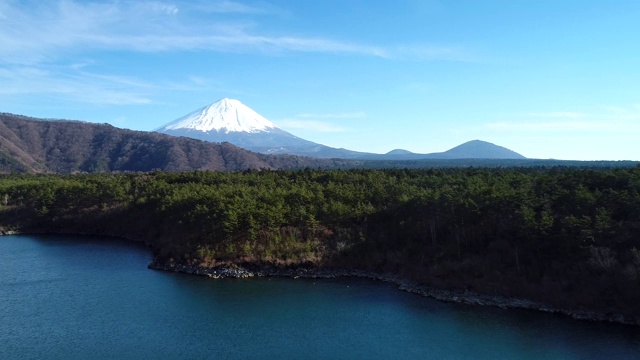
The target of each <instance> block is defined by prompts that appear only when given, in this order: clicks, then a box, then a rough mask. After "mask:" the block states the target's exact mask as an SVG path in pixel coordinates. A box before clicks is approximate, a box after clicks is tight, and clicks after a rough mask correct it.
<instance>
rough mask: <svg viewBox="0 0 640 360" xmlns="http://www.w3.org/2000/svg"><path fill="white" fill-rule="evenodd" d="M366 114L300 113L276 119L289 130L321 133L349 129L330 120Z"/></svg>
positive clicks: (346, 118) (352, 117)
mask: <svg viewBox="0 0 640 360" xmlns="http://www.w3.org/2000/svg"><path fill="white" fill-rule="evenodd" d="M366 117H367V114H366V113H365V112H363V111H354V112H341V113H301V114H297V115H296V116H295V117H294V118H289V119H281V120H278V121H277V124H278V125H279V126H282V127H283V128H286V129H291V130H307V131H312V132H322V133H340V132H348V131H351V130H350V129H349V128H347V127H345V126H343V125H338V124H335V123H333V122H332V121H336V120H338V121H340V120H349V119H364V118H366Z"/></svg>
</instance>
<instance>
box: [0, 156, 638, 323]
mask: <svg viewBox="0 0 640 360" xmlns="http://www.w3.org/2000/svg"><path fill="white" fill-rule="evenodd" d="M3 228H4V229H5V230H7V229H17V230H21V231H40V232H69V233H91V234H107V235H114V236H122V237H127V238H132V239H136V240H142V241H145V242H147V243H148V244H150V245H151V246H152V247H153V249H154V252H155V254H156V255H157V256H158V257H159V258H163V259H175V260H177V261H183V262H194V263H199V264H203V265H206V266H214V265H215V264H221V263H241V262H249V263H268V264H275V265H279V266H291V265H301V266H314V267H340V268H354V269H363V270H370V271H376V272H381V273H382V272H385V273H394V274H398V275H401V276H403V277H406V278H408V279H412V280H415V281H419V282H421V283H424V284H428V285H432V286H439V287H443V288H458V289H472V290H475V291H479V292H484V293H490V294H501V295H507V296H522V297H528V298H532V299H538V300H542V301H545V302H547V303H555V304H560V305H566V304H570V305H572V306H578V307H584V308H587V309H593V308H597V309H600V310H603V309H604V310H607V311H612V312H616V313H624V314H631V315H633V316H638V315H640V305H638V304H640V286H638V285H640V237H639V234H640V167H632V168H615V169H613V168H597V169H584V168H563V167H552V168H509V169H487V168H465V169H388V170H362V169H353V170H311V169H305V170H300V171H269V170H263V171H256V170H251V171H245V172H238V173H223V172H210V171H195V172H188V173H166V172H152V173H135V174H134V173H129V174H77V175H18V174H13V175H2V176H0V230H1V229H3Z"/></svg>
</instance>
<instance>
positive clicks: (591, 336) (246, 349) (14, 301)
mask: <svg viewBox="0 0 640 360" xmlns="http://www.w3.org/2000/svg"><path fill="white" fill-rule="evenodd" d="M150 261H151V252H150V250H149V249H148V248H146V247H145V246H143V245H141V244H137V243H133V242H127V241H123V240H117V239H111V238H99V237H79V236H33V235H11V236H4V237H0V274H2V276H1V277H0V320H1V322H0V359H89V358H90V359H299V358H304V359H307V360H309V359H640V328H638V327H633V326H626V325H617V324H605V323H590V322H584V321H577V320H572V319H570V318H567V317H564V316H560V315H553V314H546V313H539V312H534V311H526V310H503V309H498V308H488V307H474V306H468V305H461V304H449V303H443V302H439V301H436V300H432V299H428V298H424V297H420V296H418V295H415V294H410V293H406V292H402V291H399V290H397V289H396V288H395V287H394V286H392V285H389V284H385V283H380V282H374V281H369V280H359V279H339V280H335V279H333V280H310V279H279V278H271V279H268V278H259V279H222V280H213V279H209V278H205V277H197V276H193V275H185V274H177V273H170V272H162V271H154V270H149V269H147V265H148V264H149V262H150Z"/></svg>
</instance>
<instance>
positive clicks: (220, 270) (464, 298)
mask: <svg viewBox="0 0 640 360" xmlns="http://www.w3.org/2000/svg"><path fill="white" fill-rule="evenodd" d="M149 268H150V269H155V270H164V271H172V272H179V273H186V274H192V275H199V276H206V277H209V278H213V279H223V278H251V277H287V278H293V279H298V278H308V279H332V278H341V277H356V278H365V279H372V280H378V281H384V282H388V283H392V284H395V285H397V286H398V288H399V289H400V290H402V291H407V292H410V293H414V294H418V295H421V296H426V297H430V298H433V299H436V300H440V301H446V302H455V303H461V304H469V305H482V306H496V307H500V308H503V309H527V310H536V311H543V312H548V313H556V314H563V315H567V316H570V317H572V318H574V319H577V320H587V321H606V322H613V323H620V324H628V325H640V319H635V318H629V317H625V316H623V315H620V314H605V313H598V312H593V311H580V310H572V309H563V308H555V307H552V306H549V305H546V304H543V303H539V302H535V301H531V300H527V299H517V298H508V297H503V296H494V295H483V294H478V293H475V292H472V291H452V290H443V289H435V288H431V287H428V286H424V285H420V284H417V283H415V282H412V281H409V280H407V279H403V278H401V277H398V276H396V275H393V274H379V273H375V272H369V271H361V270H352V269H325V268H315V267H277V266H270V265H258V264H253V263H249V264H232V265H221V266H216V267H202V266H200V265H194V264H183V263H176V262H160V261H158V259H154V260H153V262H152V263H151V264H149Z"/></svg>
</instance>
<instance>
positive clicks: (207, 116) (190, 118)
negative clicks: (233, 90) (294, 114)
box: [158, 98, 276, 134]
mask: <svg viewBox="0 0 640 360" xmlns="http://www.w3.org/2000/svg"><path fill="white" fill-rule="evenodd" d="M180 129H183V130H197V131H202V132H210V131H215V132H218V133H225V134H228V133H230V132H244V133H256V132H270V131H272V130H274V129H276V126H275V125H274V124H273V123H272V122H271V121H269V120H267V119H265V118H264V117H262V116H261V115H260V114H258V113H257V112H255V111H253V110H252V109H251V108H249V107H248V106H246V105H244V104H243V103H241V102H240V101H238V100H234V99H228V98H224V99H222V100H219V101H217V102H215V103H213V104H211V105H209V106H205V107H203V108H201V109H198V110H196V111H194V112H192V113H190V114H188V115H186V116H184V117H181V118H179V119H176V120H174V121H172V122H170V123H169V124H167V125H165V126H163V127H162V128H160V129H159V130H158V131H160V132H166V131H167V130H180Z"/></svg>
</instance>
